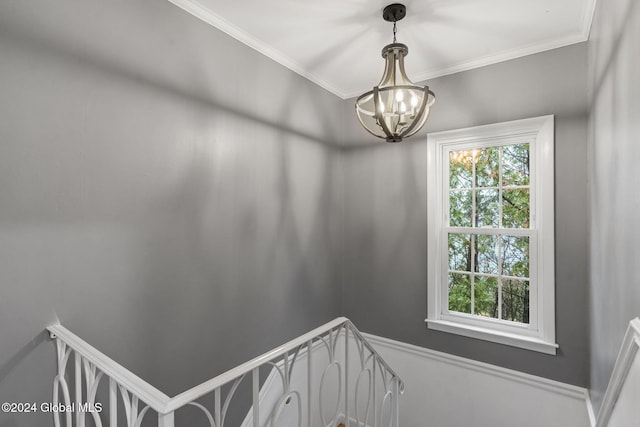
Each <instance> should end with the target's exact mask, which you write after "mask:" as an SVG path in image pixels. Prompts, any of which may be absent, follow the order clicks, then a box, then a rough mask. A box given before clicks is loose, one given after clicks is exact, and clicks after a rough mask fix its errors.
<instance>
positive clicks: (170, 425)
mask: <svg viewBox="0 0 640 427" xmlns="http://www.w3.org/2000/svg"><path fill="white" fill-rule="evenodd" d="M174 426H175V419H174V411H171V412H169V413H167V414H158V427H174Z"/></svg>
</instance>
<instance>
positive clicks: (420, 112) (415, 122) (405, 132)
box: [400, 86, 435, 138]
mask: <svg viewBox="0 0 640 427" xmlns="http://www.w3.org/2000/svg"><path fill="white" fill-rule="evenodd" d="M429 94H431V95H432V96H433V97H434V98H435V95H434V94H433V92H431V91H430V90H429V86H425V87H424V101H423V102H422V105H421V106H420V111H419V112H418V114H416V117H417V118H421V117H422V115H423V114H424V110H425V109H426V108H427V104H429ZM419 121H420V120H418V119H416V120H414V121H413V123H411V124H410V125H409V127H407V128H406V129H405V130H404V132H402V135H400V137H401V138H402V137H404V136H405V135H406V134H408V133H409V132H411V131H412V130H413V128H415V127H416V125H417V124H418V122H419Z"/></svg>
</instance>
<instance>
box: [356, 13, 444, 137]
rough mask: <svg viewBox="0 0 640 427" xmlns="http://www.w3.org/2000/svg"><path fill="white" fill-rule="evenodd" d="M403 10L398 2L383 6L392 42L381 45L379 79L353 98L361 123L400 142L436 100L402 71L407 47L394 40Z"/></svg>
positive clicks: (418, 125) (424, 118)
mask: <svg viewBox="0 0 640 427" xmlns="http://www.w3.org/2000/svg"><path fill="white" fill-rule="evenodd" d="M400 8H402V9H400ZM404 13H405V9H404V6H402V5H399V4H394V5H390V6H387V7H386V8H385V11H384V14H383V17H384V19H385V20H391V21H393V23H394V42H393V43H391V44H388V45H387V46H385V47H384V48H383V49H382V57H383V58H384V60H385V69H384V73H383V75H382V79H380V83H378V85H377V86H375V87H374V88H373V90H371V91H369V92H367V93H365V94H363V95H361V96H360V97H358V99H357V100H356V113H357V115H358V119H359V120H360V123H361V124H362V126H363V127H364V128H365V129H366V130H367V131H368V132H369V133H371V134H372V135H374V136H377V137H379V138H384V139H386V141H387V142H400V141H402V140H403V138H407V137H410V136H411V135H413V134H415V133H416V132H418V131H419V130H420V129H421V128H422V127H423V126H424V124H425V123H426V121H427V118H428V117H429V111H430V109H431V106H432V105H433V104H434V102H435V100H436V98H435V95H434V94H433V92H431V91H430V90H429V87H428V86H418V85H416V84H414V83H413V82H412V81H411V80H409V78H408V77H407V74H406V72H405V68H404V58H405V56H407V54H408V53H409V48H408V47H407V46H406V45H404V44H402V43H396V40H395V22H396V21H397V20H399V19H402V17H404Z"/></svg>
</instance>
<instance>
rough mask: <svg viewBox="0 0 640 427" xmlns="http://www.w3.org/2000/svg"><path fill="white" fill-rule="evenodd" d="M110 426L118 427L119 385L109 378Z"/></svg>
mask: <svg viewBox="0 0 640 427" xmlns="http://www.w3.org/2000/svg"><path fill="white" fill-rule="evenodd" d="M109 426H110V427H118V385H117V384H116V382H115V381H114V379H113V378H109Z"/></svg>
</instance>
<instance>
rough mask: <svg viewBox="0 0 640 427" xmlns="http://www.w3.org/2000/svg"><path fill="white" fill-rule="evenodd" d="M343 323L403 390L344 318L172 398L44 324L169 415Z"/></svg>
mask: <svg viewBox="0 0 640 427" xmlns="http://www.w3.org/2000/svg"><path fill="white" fill-rule="evenodd" d="M343 326H345V333H348V332H347V331H348V330H351V332H352V334H353V335H354V337H357V338H358V339H359V341H360V342H362V343H363V344H364V346H366V348H367V349H368V350H369V351H370V352H371V353H372V355H373V356H374V358H375V359H376V360H377V361H378V363H380V364H381V365H382V366H383V367H384V368H385V369H386V370H387V371H388V372H389V373H390V374H391V375H392V377H394V378H396V379H397V381H398V387H399V392H400V393H402V392H403V391H404V382H403V381H402V379H400V377H399V376H398V375H397V374H396V372H395V371H394V370H393V369H392V368H391V367H390V366H389V365H388V364H387V362H386V361H385V360H384V359H383V358H382V357H381V356H380V354H379V353H378V352H377V351H376V350H375V349H374V348H373V346H372V345H371V344H370V343H369V342H368V341H367V339H366V338H365V337H364V336H363V335H362V334H361V333H360V331H359V330H358V328H356V327H355V325H354V324H353V323H352V322H351V321H350V320H349V319H347V318H346V317H338V318H336V319H334V320H332V321H330V322H327V323H325V324H324V325H322V326H319V327H317V328H315V329H313V330H311V331H309V332H307V333H306V334H303V335H301V336H299V337H297V338H294V339H293V340H291V341H289V342H287V343H285V344H283V345H281V346H279V347H276V348H274V349H272V350H270V351H267V352H265V353H263V354H261V355H260V356H257V357H255V358H253V359H251V360H249V361H248V362H245V363H243V364H241V365H239V366H236V367H235V368H232V369H230V370H228V371H226V372H224V373H222V374H220V375H218V376H216V377H214V378H211V379H210V380H207V381H205V382H204V383H202V384H199V385H197V386H195V387H192V388H190V389H188V390H186V391H184V392H182V393H180V394H178V395H176V396H174V397H172V398H170V397H169V396H168V395H166V394H165V393H163V392H162V391H160V390H158V389H157V388H155V387H154V386H152V385H151V384H149V383H148V382H146V381H144V380H143V379H141V378H140V377H138V376H137V375H135V374H134V373H132V372H131V371H129V370H128V369H127V368H125V367H124V366H122V365H120V364H119V363H117V362H115V361H114V360H112V359H111V358H109V357H108V356H106V355H105V354H104V353H102V352H100V351H99V350H97V349H96V348H95V347H93V346H91V345H90V344H88V343H87V342H85V341H84V340H82V339H81V338H79V337H78V336H76V335H75V334H74V333H72V332H71V331H69V330H68V329H66V328H65V327H64V326H62V325H60V324H57V325H51V326H49V327H47V330H48V331H49V332H50V333H51V336H52V338H59V339H61V340H62V341H63V342H64V343H65V344H66V345H67V346H69V347H70V348H71V349H73V350H74V351H76V352H77V353H79V354H80V355H81V356H82V357H84V358H85V359H86V360H88V361H89V362H91V363H92V364H94V365H95V366H96V367H97V368H98V369H99V370H101V371H102V372H104V374H105V375H107V376H108V377H110V378H112V379H114V380H115V381H116V382H117V383H119V384H120V385H122V386H123V387H125V388H126V389H128V390H129V391H130V392H131V393H132V394H134V395H136V396H137V397H139V398H140V399H141V400H143V401H144V402H145V403H147V404H148V405H149V407H150V408H151V409H153V410H155V411H156V412H158V414H160V415H164V414H170V413H172V412H174V411H175V410H177V409H179V408H181V407H183V406H185V405H187V404H189V403H191V402H194V401H196V400H197V399H198V398H200V397H202V396H204V395H206V394H209V393H211V392H213V391H214V390H216V389H219V388H220V387H222V386H223V385H225V384H228V383H229V382H231V381H233V380H234V379H237V378H239V377H241V376H243V375H245V374H248V373H250V372H252V371H254V370H255V369H256V368H258V367H260V366H262V365H264V364H265V363H267V362H270V361H272V360H274V359H276V358H278V357H281V356H284V355H286V354H288V353H289V352H292V351H295V350H297V349H298V348H300V347H301V346H303V345H305V344H307V343H309V342H310V341H312V340H313V339H315V338H317V337H319V336H322V335H325V334H326V333H328V332H330V331H333V330H335V329H336V328H341V327H343Z"/></svg>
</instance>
